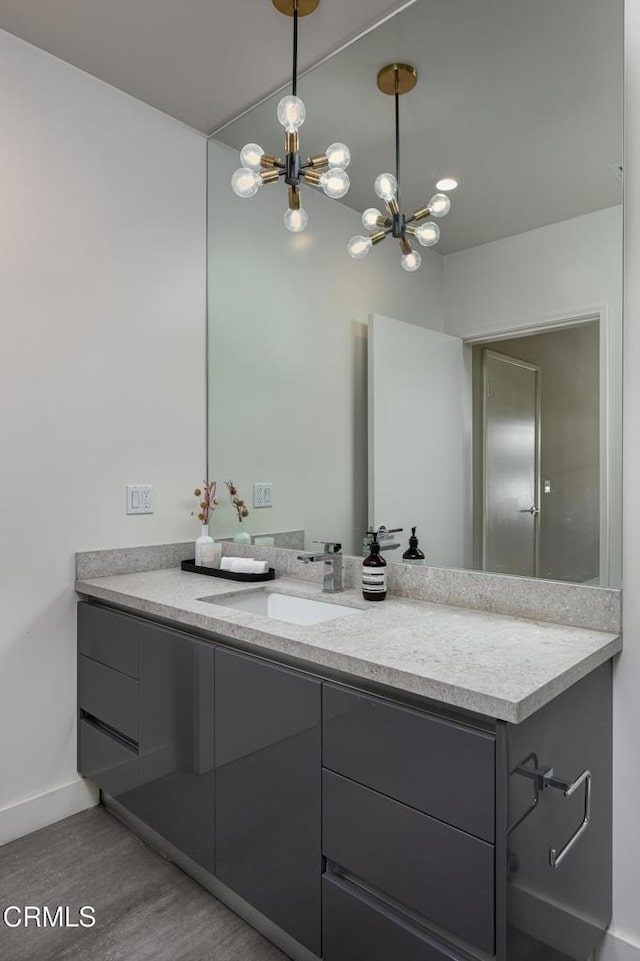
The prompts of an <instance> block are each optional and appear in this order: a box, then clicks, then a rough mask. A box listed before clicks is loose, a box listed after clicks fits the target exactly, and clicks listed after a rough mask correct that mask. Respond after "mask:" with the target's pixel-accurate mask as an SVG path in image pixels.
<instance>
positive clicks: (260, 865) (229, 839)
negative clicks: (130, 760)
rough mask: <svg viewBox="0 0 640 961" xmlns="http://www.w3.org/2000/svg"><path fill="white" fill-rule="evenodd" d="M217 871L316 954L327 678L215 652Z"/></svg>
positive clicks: (238, 891) (220, 651) (250, 658)
mask: <svg viewBox="0 0 640 961" xmlns="http://www.w3.org/2000/svg"><path fill="white" fill-rule="evenodd" d="M215 711H216V723H215V731H216V819H215V824H216V829H215V830H216V876H217V877H218V878H219V879H220V880H221V881H222V882H223V883H224V884H226V885H228V886H229V887H230V888H232V889H233V890H234V891H235V892H236V893H237V894H239V895H240V896H241V897H242V898H244V899H245V900H246V901H248V902H249V903H250V904H252V905H253V906H254V907H255V908H257V909H258V910H259V911H260V912H262V914H264V915H265V916H266V917H268V918H270V919H271V920H272V921H273V922H274V923H275V924H277V925H279V926H280V927H281V928H283V929H284V930H285V931H287V932H288V933H289V934H290V935H291V936H292V937H293V938H295V939H296V940H297V941H299V942H300V943H301V944H303V945H305V947H307V948H309V950H311V951H313V952H314V954H317V955H319V954H320V920H321V919H320V879H321V871H322V856H321V840H320V830H321V814H320V811H321V807H320V793H321V777H320V749H321V745H320V718H321V683H320V682H319V681H316V680H315V679H313V678H309V677H306V676H305V675H303V674H299V673H297V672H295V671H289V670H287V669H285V668H280V667H277V666H275V665H273V664H269V663H267V662H265V661H261V660H259V659H257V658H252V657H247V656H245V655H242V654H235V653H231V652H229V651H224V650H221V649H220V648H218V649H217V650H216V697H215Z"/></svg>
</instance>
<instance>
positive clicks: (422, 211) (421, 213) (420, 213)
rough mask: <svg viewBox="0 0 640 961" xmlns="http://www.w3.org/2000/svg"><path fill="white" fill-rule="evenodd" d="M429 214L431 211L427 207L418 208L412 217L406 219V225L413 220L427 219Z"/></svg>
mask: <svg viewBox="0 0 640 961" xmlns="http://www.w3.org/2000/svg"><path fill="white" fill-rule="evenodd" d="M430 213H431V210H430V209H429V206H428V205H427V206H426V207H420V208H419V209H418V210H416V212H415V214H414V215H413V217H407V223H411V221H413V220H424V218H425V217H428V216H429V214H430Z"/></svg>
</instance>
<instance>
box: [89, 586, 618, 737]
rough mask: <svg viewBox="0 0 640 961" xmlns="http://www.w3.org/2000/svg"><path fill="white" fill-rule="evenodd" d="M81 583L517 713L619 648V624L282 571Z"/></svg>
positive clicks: (319, 658) (348, 667) (511, 716)
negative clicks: (237, 603)
mask: <svg viewBox="0 0 640 961" xmlns="http://www.w3.org/2000/svg"><path fill="white" fill-rule="evenodd" d="M265 587H266V589H267V590H270V591H278V592H280V593H284V594H294V595H296V596H300V597H308V598H312V599H314V600H319V601H327V602H331V600H333V601H334V602H335V603H339V604H344V605H347V606H350V607H356V608H358V609H360V610H362V612H363V613H362V614H361V615H359V616H349V617H342V618H336V619H335V620H332V621H325V622H323V623H321V624H316V625H312V626H308V627H302V626H298V625H295V624H288V623H285V622H283V621H277V620H274V619H272V618H268V617H262V616H260V615H257V614H249V613H247V612H241V611H238V610H235V609H233V608H225V607H224V606H223V605H220V604H211V603H208V602H206V601H202V600H200V599H199V598H202V597H212V596H216V597H220V598H221V597H223V596H224V595H227V596H231V595H233V594H238V593H244V592H246V591H255V590H262V589H264V588H265ZM76 591H77V592H78V593H79V594H83V595H87V596H90V597H94V598H98V599H100V600H102V601H105V602H107V603H112V604H117V605H120V606H122V607H126V608H127V609H129V610H131V611H132V612H138V613H140V614H149V615H152V616H155V617H160V618H164V619H166V620H170V621H173V622H175V623H176V624H180V625H183V626H185V627H194V628H197V629H199V630H202V631H210V632H212V633H215V634H217V635H220V636H221V637H223V638H225V639H227V640H229V641H230V642H231V643H232V642H233V641H234V640H235V641H238V642H241V643H243V644H250V645H252V646H253V647H254V648H256V649H262V650H264V651H267V652H272V653H274V654H282V655H286V656H287V657H290V658H295V659H297V660H299V661H304V662H307V664H309V665H316V666H317V667H318V668H322V667H325V668H328V669H330V670H333V671H339V672H343V673H345V674H349V675H351V676H352V677H353V678H354V679H355V680H361V681H365V682H367V681H369V682H374V683H377V684H382V685H385V686H386V687H389V688H394V689H396V690H397V691H398V692H404V693H409V694H412V695H416V696H420V697H426V698H430V699H431V700H434V701H439V702H441V703H443V704H446V705H450V706H453V707H457V708H462V709H463V710H468V711H473V712H475V713H477V714H482V715H484V716H486V717H490V718H497V719H499V720H503V721H510V722H515V723H518V722H519V721H523V720H524V719H525V718H527V717H529V716H530V715H531V714H533V713H534V712H535V711H536V710H538V709H539V708H540V707H542V706H543V705H544V704H546V703H547V702H548V701H550V700H552V699H553V698H554V697H556V696H557V695H558V694H561V693H562V692H563V691H565V690H566V689H567V688H568V687H570V686H571V685H572V684H574V683H575V682H576V681H578V680H580V679H581V678H582V677H584V676H585V675H587V674H589V673H590V672H591V671H593V670H594V669H595V668H597V667H599V666H600V665H601V664H603V663H604V662H605V661H607V660H609V659H610V658H611V657H613V656H614V655H615V654H617V653H618V652H619V651H620V650H621V649H622V640H621V638H620V637H619V636H617V635H615V634H607V633H603V632H600V631H589V630H584V629H583V628H576V627H563V626H560V625H556V624H549V623H544V622H541V621H528V620H521V619H518V618H514V617H506V616H504V615H500V614H490V613H486V612H483V611H474V610H467V609H464V608H460V607H449V606H447V605H445V604H432V603H428V602H425V601H414V600H405V599H401V598H398V597H393V596H387V599H386V600H385V601H383V602H381V603H375V604H372V603H367V602H366V601H364V600H363V599H362V594H361V593H360V592H359V591H355V590H346V591H343V592H342V593H340V594H337V595H331V596H330V597H327V595H323V594H322V591H321V586H320V585H319V584H316V583H313V582H310V581H297V580H292V579H288V578H284V577H279V578H277V579H276V580H275V581H269V582H267V583H266V584H265V585H256V584H248V585H243V584H240V583H238V582H234V581H225V580H221V579H218V578H213V577H207V576H204V575H200V574H191V573H187V572H183V571H180V570H175V569H171V570H159V571H146V572H144V573H138V574H119V575H114V576H108V577H96V578H92V579H87V580H78V581H76Z"/></svg>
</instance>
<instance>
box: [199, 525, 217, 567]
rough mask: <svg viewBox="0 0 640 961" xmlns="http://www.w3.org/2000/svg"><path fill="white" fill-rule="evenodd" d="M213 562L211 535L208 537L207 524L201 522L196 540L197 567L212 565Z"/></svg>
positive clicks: (213, 546)
mask: <svg viewBox="0 0 640 961" xmlns="http://www.w3.org/2000/svg"><path fill="white" fill-rule="evenodd" d="M214 562H215V544H214V540H213V537H209V525H208V524H203V525H202V529H201V531H200V537H199V538H198V539H197V541H196V564H197V566H198V567H213V565H214Z"/></svg>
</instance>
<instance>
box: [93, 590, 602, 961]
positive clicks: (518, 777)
mask: <svg viewBox="0 0 640 961" xmlns="http://www.w3.org/2000/svg"><path fill="white" fill-rule="evenodd" d="M212 639H213V638H212ZM215 640H216V644H213V643H211V642H210V641H208V640H202V639H200V638H198V637H195V636H192V635H190V634H187V633H185V632H184V631H181V630H178V629H173V628H171V627H166V626H163V625H159V624H157V623H154V622H151V621H149V620H146V619H145V618H144V617H138V616H129V615H126V614H123V613H120V612H118V611H114V610H111V609H109V608H107V607H103V606H101V605H99V604H88V603H84V602H83V603H81V604H80V605H79V607H78V767H79V770H80V771H81V773H82V774H84V775H86V776H87V777H89V778H91V779H92V780H93V781H94V782H95V783H96V784H97V785H98V786H99V787H100V788H102V790H103V792H104V794H105V795H107V796H108V801H107V803H111V802H112V801H115V802H117V804H116V805H112V807H113V809H114V810H115V811H116V813H118V814H119V815H120V816H121V817H123V818H124V819H125V820H127V817H128V816H129V815H135V818H134V819H133V820H131V821H130V822H129V823H131V824H132V826H133V827H134V829H138V830H140V831H141V833H142V834H143V835H144V833H145V832H144V830H143V828H146V829H150V832H151V833H150V835H148V836H150V838H151V840H152V841H154V842H155V843H158V845H159V846H160V847H161V848H162V847H163V844H162V842H163V841H164V842H166V844H165V845H164V848H165V849H166V851H167V853H168V854H169V856H172V855H174V854H175V852H176V851H178V852H180V854H181V855H182V856H183V857H182V858H180V859H178V860H179V863H181V864H182V866H183V867H185V868H186V870H190V871H191V872H192V873H193V874H194V875H195V876H196V877H197V878H198V879H199V880H200V881H201V882H202V883H203V884H205V886H207V887H209V888H210V890H211V891H212V892H213V893H214V894H216V895H217V896H219V897H220V898H221V899H222V900H223V901H224V900H227V902H228V903H230V904H231V906H232V907H233V908H234V910H236V911H237V912H238V913H240V914H242V915H243V916H245V917H247V918H248V920H249V921H250V923H252V924H254V925H255V926H256V927H258V928H259V929H260V930H261V931H263V933H265V934H266V936H267V937H270V938H272V939H273V940H274V941H275V942H276V943H277V944H279V946H281V947H283V949H284V950H285V951H286V952H287V953H288V954H290V956H291V957H292V958H298V959H299V958H305V959H308V958H309V956H310V954H311V955H313V956H315V957H316V958H322V959H323V961H365V959H366V961H390V959H393V961H396V959H397V961H469V959H470V958H479V957H482V958H485V959H495V961H524V959H525V958H527V959H529V958H531V959H532V961H533V959H535V961H587V959H589V958H591V956H592V955H593V952H594V950H595V948H596V946H597V944H598V942H599V940H600V938H601V936H602V932H603V931H604V929H605V928H606V926H607V924H608V922H609V920H610V918H611V841H612V838H611V824H612V797H611V783H612V765H611V754H612V750H611V748H612V730H611V718H612V684H611V671H612V669H611V663H610V662H607V663H605V664H603V665H601V666H600V667H599V668H597V669H596V670H594V671H592V672H591V673H590V674H588V675H587V676H585V677H584V678H582V679H581V680H579V681H577V682H576V683H575V684H573V685H572V686H571V687H570V688H569V689H568V690H566V691H564V692H563V693H562V694H561V695H559V696H558V697H557V698H555V699H553V700H552V701H551V702H549V703H548V704H546V705H544V706H542V707H540V708H539V709H538V710H537V711H535V712H534V713H533V714H531V715H530V716H529V717H528V718H527V719H525V720H523V721H521V722H520V723H519V724H507V723H505V722H504V721H496V720H492V719H489V718H481V717H478V716H475V715H471V714H467V713H462V712H458V711H453V710H449V709H447V708H446V707H445V706H444V705H442V706H439V705H433V704H427V703H426V702H425V703H424V704H423V702H421V701H417V700H416V699H412V701H411V703H407V700H408V698H407V699H405V700H402V699H401V698H398V699H397V700H396V699H395V698H393V697H386V696H382V695H381V694H374V693H369V692H366V691H361V690H357V689H355V688H353V687H350V686H348V685H345V684H341V683H338V682H337V681H336V680H329V679H326V680H323V679H322V678H320V677H317V676H315V675H311V674H309V673H306V672H305V671H304V670H302V669H300V670H298V669H295V668H292V667H285V666H282V665H280V664H278V663H274V661H272V660H269V659H268V658H267V657H261V656H259V655H255V656H253V655H249V654H244V653H240V652H238V651H235V650H230V649H229V648H228V647H226V646H225V641H224V640H223V639H222V638H215ZM201 869H204V871H203V870H201ZM285 935H286V937H285ZM304 949H306V950H304Z"/></svg>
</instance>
